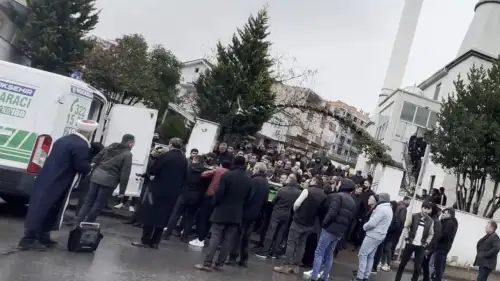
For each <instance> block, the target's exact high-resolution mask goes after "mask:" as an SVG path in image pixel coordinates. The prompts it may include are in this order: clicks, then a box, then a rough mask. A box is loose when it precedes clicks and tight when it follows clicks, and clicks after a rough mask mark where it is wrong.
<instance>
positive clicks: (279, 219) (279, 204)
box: [257, 174, 300, 258]
mask: <svg viewBox="0 0 500 281" xmlns="http://www.w3.org/2000/svg"><path fill="white" fill-rule="evenodd" d="M299 195H300V185H299V184H298V183H297V178H296V177H295V175H294V174H290V175H289V176H288V178H287V179H286V183H285V185H284V186H283V187H282V188H280V189H278V191H277V192H276V195H275V196H274V198H273V201H272V205H273V212H272V215H271V219H270V224H269V228H268V229H267V234H266V237H265V240H264V246H263V247H262V250H261V251H260V252H259V253H258V254H257V256H258V257H259V258H272V257H274V256H275V254H276V248H277V247H279V246H280V245H281V242H282V239H283V237H284V234H285V232H286V230H287V228H288V225H289V222H290V219H291V216H292V213H293V204H294V203H295V201H296V200H297V198H299Z"/></svg>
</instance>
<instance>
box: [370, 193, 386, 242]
mask: <svg viewBox="0 0 500 281" xmlns="http://www.w3.org/2000/svg"><path fill="white" fill-rule="evenodd" d="M378 196H379V203H378V205H377V207H376V208H375V210H373V213H372V215H371V217H370V220H368V222H367V223H365V225H363V229H364V230H365V231H366V236H368V237H370V238H373V239H375V240H379V241H382V240H384V239H385V236H386V235H387V230H388V229H389V226H391V222H392V216H393V213H392V207H391V203H389V201H390V200H391V199H390V197H389V194H387V193H380V194H379V195H378Z"/></svg>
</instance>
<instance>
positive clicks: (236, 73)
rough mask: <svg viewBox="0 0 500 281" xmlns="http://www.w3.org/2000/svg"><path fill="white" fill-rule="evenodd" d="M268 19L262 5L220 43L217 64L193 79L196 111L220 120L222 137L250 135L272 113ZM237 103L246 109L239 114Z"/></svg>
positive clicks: (215, 120)
mask: <svg viewBox="0 0 500 281" xmlns="http://www.w3.org/2000/svg"><path fill="white" fill-rule="evenodd" d="M268 21H269V18H268V15H267V10H266V9H262V10H260V11H259V12H258V13H257V16H255V17H253V16H252V17H250V18H249V19H248V22H247V23H246V24H245V26H244V27H243V29H238V31H237V33H236V34H234V36H233V38H232V42H231V44H229V45H228V46H227V47H224V46H222V44H221V43H219V44H218V45H217V55H216V60H217V62H216V65H215V66H214V67H213V68H212V69H210V70H208V71H207V72H206V73H204V74H202V75H200V78H199V80H198V81H197V82H196V83H195V87H196V91H197V93H198V95H197V97H196V107H197V114H198V116H199V117H200V118H204V119H207V120H210V121H214V122H217V123H219V124H221V137H224V136H228V135H242V136H245V135H253V134H255V133H256V132H258V131H259V130H260V129H261V128H262V125H263V124H264V123H265V122H266V121H267V120H269V118H270V117H271V115H272V114H273V108H272V106H273V105H274V103H275V99H276V95H275V94H274V92H273V91H272V90H271V88H272V84H273V78H272V76H271V75H272V71H271V69H270V68H271V67H272V66H273V60H272V59H271V57H270V54H269V48H270V46H271V43H270V42H269V41H268V39H267V37H268V36H269V32H268V27H269V26H268ZM240 106H241V109H242V110H245V111H247V112H246V113H245V114H244V115H240V114H239V112H240V111H239V108H240Z"/></svg>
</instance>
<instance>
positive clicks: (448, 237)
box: [434, 208, 458, 281]
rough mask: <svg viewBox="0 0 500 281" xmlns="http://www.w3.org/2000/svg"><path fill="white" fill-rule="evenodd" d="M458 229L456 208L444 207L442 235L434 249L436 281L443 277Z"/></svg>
mask: <svg viewBox="0 0 500 281" xmlns="http://www.w3.org/2000/svg"><path fill="white" fill-rule="evenodd" d="M457 229H458V221H457V219H456V218H455V209H453V208H447V209H444V210H443V212H442V215H441V235H440V236H439V237H438V238H437V240H436V250H435V251H434V274H435V276H434V281H441V280H442V279H443V274H444V271H445V268H446V257H447V256H448V253H449V252H450V250H451V246H452V245H453V241H454V240H455V235H456V234H457Z"/></svg>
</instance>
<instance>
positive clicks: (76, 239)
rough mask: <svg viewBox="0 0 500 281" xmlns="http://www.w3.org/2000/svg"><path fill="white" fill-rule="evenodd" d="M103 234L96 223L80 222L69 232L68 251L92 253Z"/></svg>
mask: <svg viewBox="0 0 500 281" xmlns="http://www.w3.org/2000/svg"><path fill="white" fill-rule="evenodd" d="M102 238H103V235H102V233H101V229H100V225H99V224H98V223H88V222H82V223H80V225H78V226H77V227H76V228H75V229H73V230H71V231H70V232H69V237H68V245H67V247H68V251H70V252H80V253H92V252H94V251H95V250H97V247H99V243H100V242H101V239H102Z"/></svg>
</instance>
